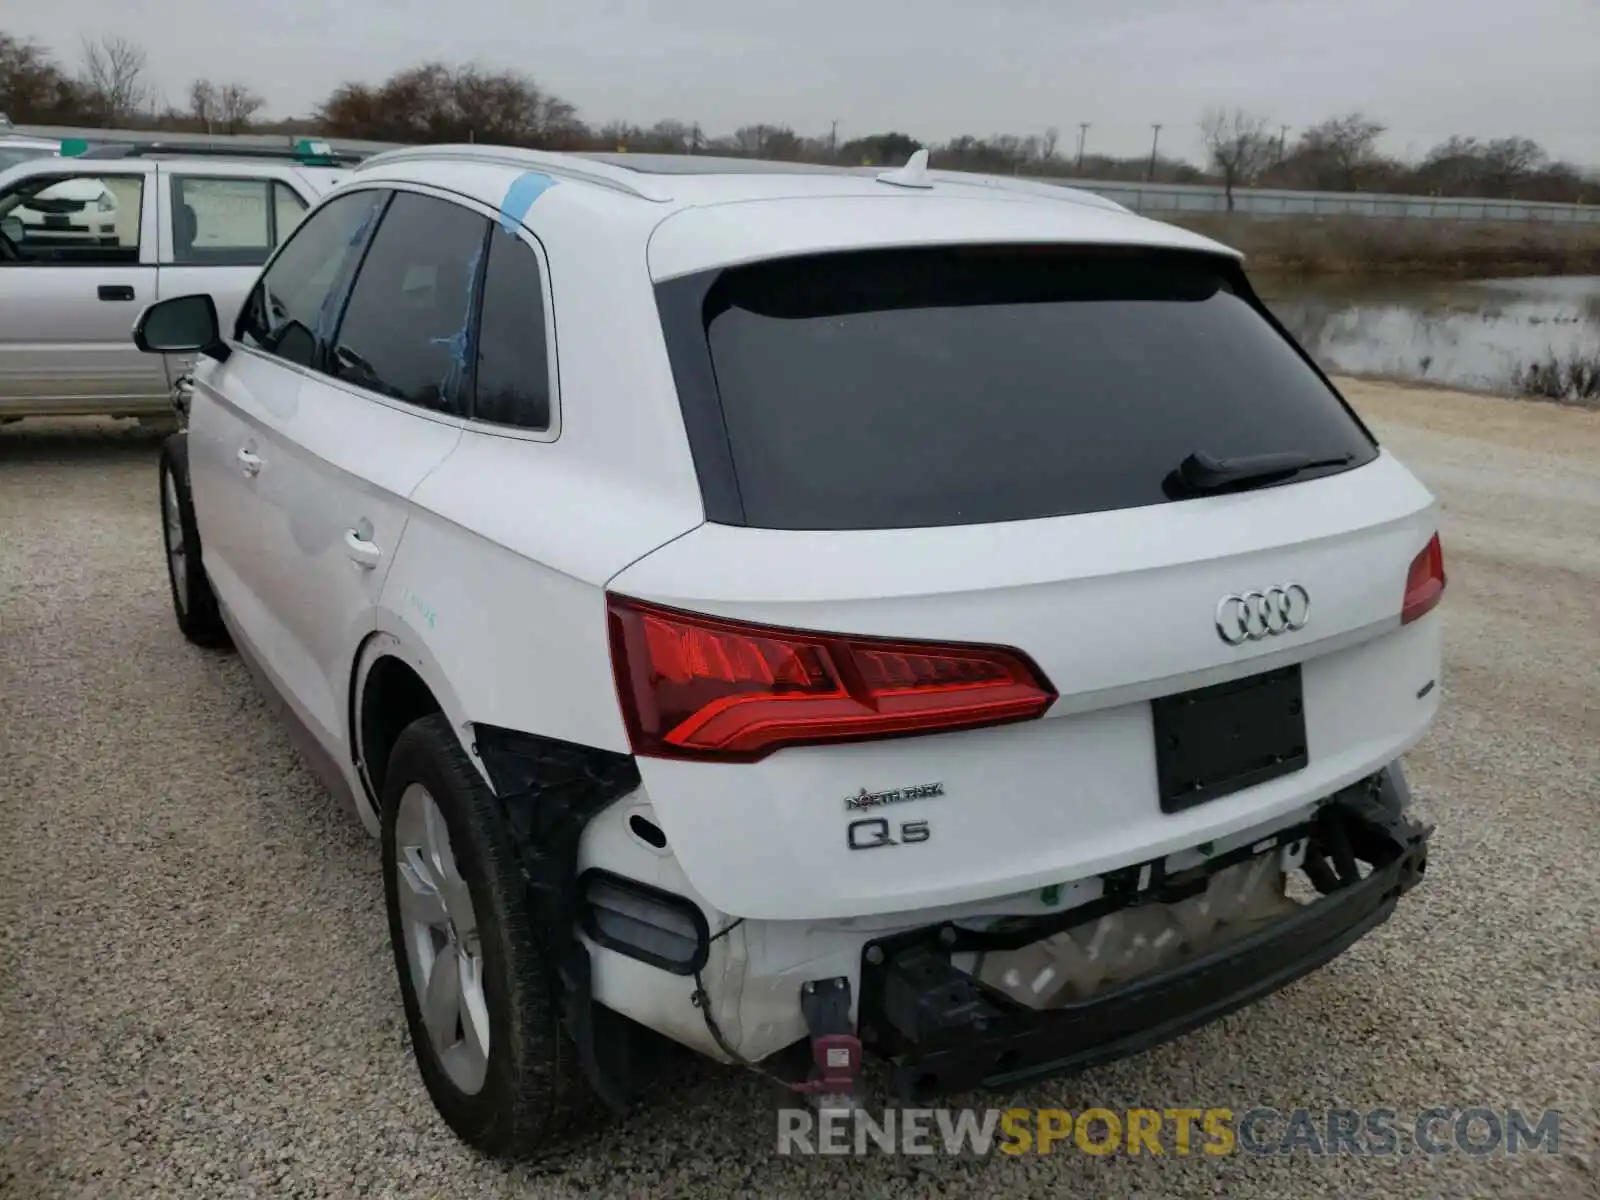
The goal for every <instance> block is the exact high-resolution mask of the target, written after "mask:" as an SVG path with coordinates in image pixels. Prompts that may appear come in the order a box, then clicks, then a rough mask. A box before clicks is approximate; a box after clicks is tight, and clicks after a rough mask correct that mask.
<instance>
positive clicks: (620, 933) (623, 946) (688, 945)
mask: <svg viewBox="0 0 1600 1200" xmlns="http://www.w3.org/2000/svg"><path fill="white" fill-rule="evenodd" d="M578 894H579V895H580V896H581V897H582V898H583V902H582V905H581V906H580V908H579V911H578V921H579V924H580V925H581V926H582V928H583V931H584V933H586V934H588V935H589V938H590V940H592V941H593V942H594V943H595V944H596V945H599V946H604V947H606V948H607V949H608V950H615V951H616V952H617V953H619V954H626V955H627V956H628V957H629V958H636V959H638V960H639V961H640V962H646V963H649V964H650V965H651V966H653V967H660V968H661V969H662V970H663V971H670V972H671V973H672V974H674V975H693V974H694V973H695V972H696V971H698V970H699V969H700V968H701V967H703V966H705V964H706V956H707V954H708V952H709V950H710V945H711V931H710V928H709V927H708V926H707V924H706V918H705V914H704V913H703V912H701V911H700V908H699V906H698V905H696V904H695V903H694V902H693V901H692V900H689V899H688V898H686V897H684V896H679V895H676V894H675V893H673V892H667V891H663V890H662V889H660V888H657V887H652V886H651V885H650V884H647V883H641V882H640V881H639V880H637V879H627V878H624V877H623V876H621V875H613V874H611V873H610V872H608V871H601V870H599V869H597V868H593V867H591V868H590V869H589V870H587V871H585V872H584V873H583V874H582V876H580V877H579V880H578Z"/></svg>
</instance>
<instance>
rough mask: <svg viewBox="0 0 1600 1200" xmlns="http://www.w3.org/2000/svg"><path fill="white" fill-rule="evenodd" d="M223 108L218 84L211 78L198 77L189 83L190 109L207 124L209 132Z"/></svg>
mask: <svg viewBox="0 0 1600 1200" xmlns="http://www.w3.org/2000/svg"><path fill="white" fill-rule="evenodd" d="M221 108H222V105H221V99H220V97H219V96H218V95H217V85H216V84H214V83H212V82H211V81H210V80H209V79H196V80H195V81H194V82H193V83H191V84H190V85H189V111H190V112H191V113H193V114H194V119H195V120H196V121H198V122H200V124H202V125H204V126H205V128H206V132H207V133H210V132H211V126H212V125H213V124H215V123H216V121H217V119H218V117H219V116H220V115H221Z"/></svg>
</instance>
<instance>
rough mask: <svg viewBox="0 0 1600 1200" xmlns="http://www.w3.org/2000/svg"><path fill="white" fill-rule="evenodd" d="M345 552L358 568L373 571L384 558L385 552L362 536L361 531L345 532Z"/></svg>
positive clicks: (350, 530)
mask: <svg viewBox="0 0 1600 1200" xmlns="http://www.w3.org/2000/svg"><path fill="white" fill-rule="evenodd" d="M344 548H345V552H346V553H347V554H349V555H350V561H351V562H353V563H355V564H356V566H358V567H364V568H366V569H367V570H369V571H370V570H371V569H372V568H373V567H375V566H377V565H378V560H379V559H380V558H382V557H383V551H382V550H381V549H379V547H378V544H377V543H376V542H373V541H369V540H368V539H366V538H364V537H362V536H361V532H360V530H356V529H347V530H345V531H344Z"/></svg>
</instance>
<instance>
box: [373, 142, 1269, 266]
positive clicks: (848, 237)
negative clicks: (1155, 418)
mask: <svg viewBox="0 0 1600 1200" xmlns="http://www.w3.org/2000/svg"><path fill="white" fill-rule="evenodd" d="M926 160H927V156H926V153H925V152H919V153H918V154H917V155H915V156H913V162H912V163H911V164H908V165H907V166H906V167H904V168H894V169H887V170H886V169H883V168H871V167H869V168H859V167H846V166H830V165H825V164H816V163H794V162H777V161H771V160H765V159H748V158H728V157H720V156H713V155H668V154H626V153H581V154H563V153H552V152H547V151H539V150H526V149H520V148H513V147H502V146H489V145H483V144H466V145H440V146H414V147H406V148H403V149H399V150H390V151H384V152H382V153H380V154H377V155H374V156H373V157H371V158H369V159H367V160H365V161H364V162H362V163H360V164H358V165H356V166H355V167H353V168H352V169H351V172H350V177H349V179H348V180H347V181H346V183H345V185H344V186H345V187H350V186H359V185H360V184H362V183H366V182H372V183H377V182H382V181H392V182H412V183H418V184H423V185H432V186H437V187H445V188H448V189H450V190H453V191H456V192H458V193H460V194H462V195H465V196H470V197H472V198H474V199H477V200H478V201H479V202H481V203H484V204H488V205H492V206H495V207H497V208H499V209H500V211H501V215H502V218H503V219H504V218H507V217H510V218H513V219H516V220H519V221H521V220H524V219H525V218H527V217H528V214H529V213H530V212H531V211H533V205H534V204H535V203H537V205H538V206H539V207H538V209H537V213H538V215H539V218H540V219H539V220H538V221H537V222H535V224H536V225H537V226H538V229H536V232H540V233H541V234H542V233H545V232H549V231H552V230H556V229H558V228H561V227H566V228H573V227H574V226H575V225H578V224H582V223H585V222H587V223H588V224H589V225H590V226H591V227H592V226H593V225H595V224H596V223H599V222H603V223H605V224H606V226H607V227H608V229H609V230H610V231H614V232H615V233H616V234H617V235H618V236H629V235H630V234H631V236H635V237H637V238H638V239H639V240H640V242H641V243H642V244H643V245H645V246H647V247H648V262H649V267H650V274H651V276H652V278H654V279H656V280H658V281H659V280H664V279H668V278H673V277H676V276H680V275H684V274H691V273H694V272H696V271H700V270H707V269H712V268H715V267H723V266H730V265H734V264H736V263H739V262H747V261H752V260H756V259H761V258H768V257H786V256H792V255H803V254H813V253H825V252H829V251H835V250H850V249H868V248H880V247H881V248H887V247H897V246H924V245H939V244H962V243H969V242H970V243H991V244H999V243H1006V242H1017V243H1067V244H1085V245H1132V246H1143V247H1163V248H1169V249H1175V250H1190V251H1198V252H1203V253H1209V254H1215V255H1223V256H1226V257H1229V258H1234V259H1236V258H1238V257H1240V255H1239V254H1238V252H1237V251H1235V250H1233V249H1231V248H1230V247H1227V246H1224V245H1222V244H1220V243H1218V242H1215V241H1212V240H1211V239H1210V238H1206V237H1202V236H1201V235H1199V234H1196V233H1192V232H1190V231H1189V230H1186V229H1182V228H1179V227H1177V226H1174V225H1167V224H1165V223H1163V222H1160V221H1154V220H1151V219H1150V218H1147V217H1142V216H1139V215H1137V214H1135V213H1133V212H1131V211H1129V210H1128V209H1126V208H1124V207H1123V206H1122V205H1120V204H1117V203H1115V202H1113V201H1111V200H1107V199H1105V198H1104V197H1101V196H1097V195H1095V194H1093V193H1090V192H1085V191H1081V190H1079V189H1076V188H1070V187H1062V186H1058V185H1056V184H1053V183H1050V182H1048V181H1043V180H1023V179H1017V178H1014V177H1011V176H996V175H979V174H971V173H967V172H959V171H938V170H928V169H926ZM565 184H575V185H577V186H556V185H565Z"/></svg>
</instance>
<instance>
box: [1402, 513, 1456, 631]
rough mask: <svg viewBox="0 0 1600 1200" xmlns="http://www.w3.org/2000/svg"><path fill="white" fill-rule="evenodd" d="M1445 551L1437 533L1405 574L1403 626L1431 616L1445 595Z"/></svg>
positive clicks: (1413, 560)
mask: <svg viewBox="0 0 1600 1200" xmlns="http://www.w3.org/2000/svg"><path fill="white" fill-rule="evenodd" d="M1444 584H1445V578H1444V547H1443V546H1441V545H1440V544H1439V535H1438V534H1437V533H1436V534H1434V535H1433V536H1432V537H1431V538H1429V539H1428V544H1427V545H1426V546H1424V547H1423V548H1422V553H1420V554H1418V555H1417V556H1416V558H1414V559H1412V560H1411V570H1410V571H1409V572H1407V574H1406V595H1405V600H1404V601H1403V602H1402V604H1401V606H1400V624H1402V625H1408V624H1410V623H1411V622H1412V621H1415V620H1416V619H1417V618H1418V617H1420V616H1423V615H1424V614H1425V613H1429V612H1432V611H1433V609H1434V607H1435V606H1436V605H1437V604H1438V603H1439V598H1440V597H1441V596H1443V595H1444Z"/></svg>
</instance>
